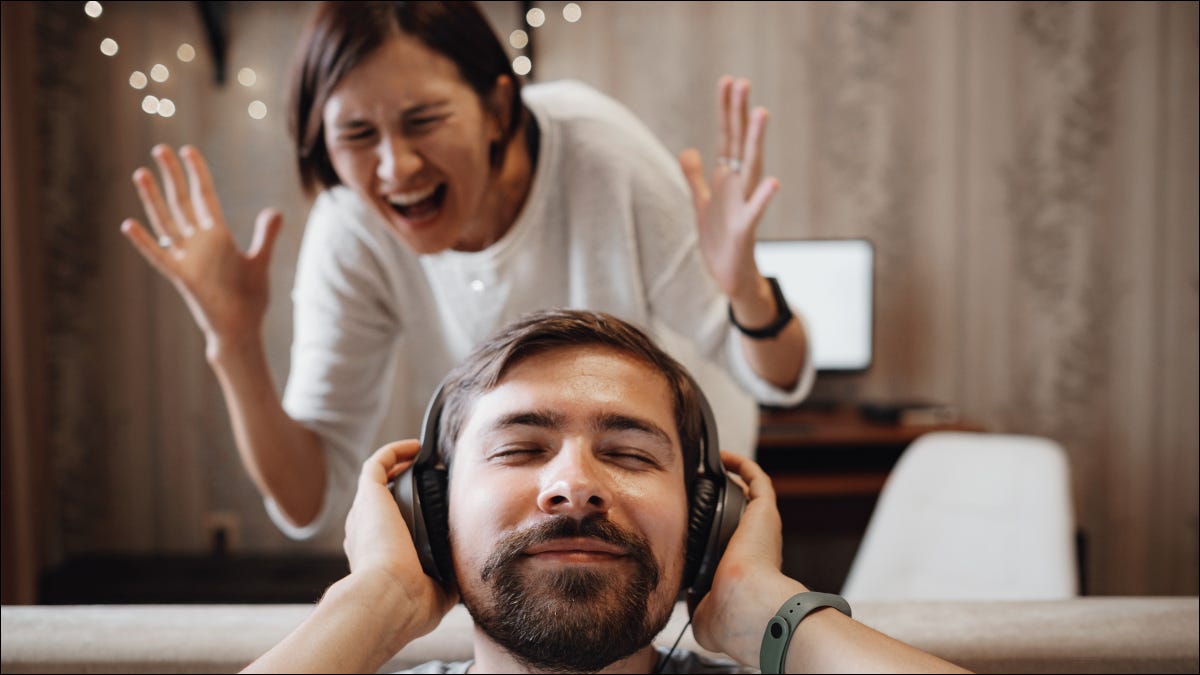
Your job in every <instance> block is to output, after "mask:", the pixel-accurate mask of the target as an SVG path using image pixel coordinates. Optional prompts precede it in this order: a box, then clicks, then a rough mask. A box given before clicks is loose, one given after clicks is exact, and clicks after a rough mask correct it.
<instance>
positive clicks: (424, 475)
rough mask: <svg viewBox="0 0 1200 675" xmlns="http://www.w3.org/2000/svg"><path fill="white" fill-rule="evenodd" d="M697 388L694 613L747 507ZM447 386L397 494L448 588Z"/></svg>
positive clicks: (690, 567) (690, 594)
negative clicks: (441, 437) (442, 447)
mask: <svg viewBox="0 0 1200 675" xmlns="http://www.w3.org/2000/svg"><path fill="white" fill-rule="evenodd" d="M689 379H690V376H689ZM691 384H692V390H693V391H694V392H695V393H696V398H697V399H698V401H699V403H700V412H701V416H702V419H701V421H702V423H703V429H702V430H701V434H700V436H701V446H700V452H699V453H698V454H699V466H698V467H697V471H696V476H695V479H694V483H693V485H692V496H691V501H690V504H689V505H688V536H687V553H686V558H685V563H684V571H683V587H684V588H686V589H687V602H688V612H689V614H690V613H691V612H692V611H694V610H695V608H696V605H698V604H700V600H701V599H702V598H703V597H704V596H705V594H707V593H708V591H709V589H710V588H712V582H713V576H714V575H715V574H716V571H717V564H718V563H719V562H720V561H721V555H722V554H724V552H725V547H726V546H727V545H728V544H729V539H730V538H731V537H732V536H733V531H734V530H735V529H737V524H738V521H739V520H740V519H741V517H742V511H743V510H744V509H745V508H746V494H745V492H743V491H742V488H741V486H739V485H738V484H736V483H733V482H731V481H730V480H729V479H728V476H727V475H726V473H725V467H724V466H723V465H722V464H721V454H720V447H721V446H720V445H719V444H718V443H717V424H716V420H715V418H714V417H713V412H712V408H711V407H710V406H709V404H708V400H707V399H705V398H704V393H703V392H702V391H701V390H700V387H699V386H698V385H697V384H696V382H695V380H692V381H691ZM445 386H446V383H445V382H444V381H443V382H442V384H440V385H438V388H437V391H436V392H434V395H433V398H431V399H430V401H429V405H428V407H426V409H425V418H424V421H423V422H422V423H421V449H420V451H418V453H417V457H416V459H415V460H414V462H413V465H412V467H410V468H409V469H408V470H407V471H405V472H404V473H403V474H401V475H400V476H399V477H398V478H396V480H395V481H394V482H393V484H392V495H393V496H394V497H395V499H396V503H397V504H398V505H399V507H400V513H401V514H402V515H403V516H404V520H405V522H406V523H407V524H408V529H409V531H410V532H411V533H412V538H413V544H414V545H415V546H416V549H417V556H418V557H419V558H420V560H421V568H422V569H423V570H424V571H425V573H426V574H428V575H429V576H431V577H433V579H434V580H435V581H437V582H438V583H439V584H441V585H442V586H450V585H451V584H452V583H453V582H454V579H455V576H454V566H453V563H452V560H451V556H450V525H449V491H448V489H447V476H448V473H449V471H448V469H447V468H446V467H445V466H444V465H443V464H442V463H441V459H440V457H439V453H438V429H439V424H440V422H441V416H442V407H443V405H444V403H445V400H444V397H445V394H444V391H443V389H444V387H445ZM684 456H685V457H686V456H687V453H684Z"/></svg>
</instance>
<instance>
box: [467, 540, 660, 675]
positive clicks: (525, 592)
mask: <svg viewBox="0 0 1200 675" xmlns="http://www.w3.org/2000/svg"><path fill="white" fill-rule="evenodd" d="M568 537H594V538H596V539H599V540H601V541H604V542H607V543H609V544H613V545H616V546H620V547H622V548H623V549H625V550H626V551H627V552H628V560H629V561H630V562H631V563H632V564H633V568H634V569H633V576H632V578H631V579H630V580H629V581H628V582H627V583H625V582H624V577H625V575H624V574H620V573H614V572H612V571H600V570H597V569H594V568H591V567H590V566H564V568H563V569H559V570H554V571H551V572H544V573H539V574H536V575H531V576H533V577H534V578H526V576H525V575H523V573H522V571H521V569H520V567H521V563H522V561H523V560H524V559H525V555H524V553H523V552H524V551H525V550H527V549H528V548H529V547H531V546H534V545H536V544H540V543H542V542H547V541H551V540H554V539H562V538H568ZM479 578H480V580H482V581H483V582H484V584H485V591H484V594H483V595H484V596H485V597H471V596H469V595H468V594H467V593H463V596H462V599H463V604H464V605H466V607H467V610H468V611H469V612H470V613H471V616H472V618H474V619H475V623H476V625H478V626H479V627H480V628H481V629H482V630H483V632H484V633H486V634H487V635H488V637H490V638H491V639H492V640H493V641H495V642H496V643H497V644H498V645H500V646H501V647H503V648H504V649H505V650H507V651H508V652H509V653H510V654H511V655H512V656H513V657H514V658H516V659H517V660H518V661H520V662H521V663H522V664H523V665H525V666H526V667H527V668H529V669H531V670H544V671H553V672H595V671H597V670H600V669H601V668H603V667H605V666H607V665H609V664H610V663H613V662H615V661H618V660H620V659H623V658H626V657H628V656H630V655H631V654H633V653H634V652H636V651H637V650H639V649H641V648H642V647H645V646H646V645H648V644H650V641H651V640H653V639H654V636H655V635H657V634H658V633H659V631H661V630H662V629H663V627H664V626H666V624H667V620H668V619H670V616H671V609H672V605H671V603H666V606H665V607H664V608H663V609H662V610H661V611H659V612H658V615H657V616H650V614H649V613H650V607H649V601H650V596H651V593H652V592H653V591H654V590H655V589H656V588H658V583H659V570H658V566H657V564H656V563H655V561H654V555H653V553H651V551H650V546H649V544H648V543H647V541H646V539H645V538H644V537H641V536H639V535H637V534H635V533H631V532H626V531H624V530H622V529H621V528H619V527H617V526H616V525H614V524H613V523H612V522H611V521H609V520H607V519H601V518H595V517H593V518H588V519H585V520H582V521H579V520H575V519H574V518H571V517H567V516H561V517H559V518H556V519H554V520H552V521H548V522H546V523H543V524H541V525H538V526H535V527H531V528H529V529H527V530H524V531H521V532H517V533H514V534H512V535H509V536H507V537H505V538H504V539H503V540H502V541H501V542H500V544H499V545H498V546H497V547H496V550H495V552H494V553H492V555H490V556H489V557H488V559H487V561H485V563H484V565H483V567H482V569H481V570H480V572H479ZM487 596H490V597H487Z"/></svg>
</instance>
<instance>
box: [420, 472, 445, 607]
mask: <svg viewBox="0 0 1200 675" xmlns="http://www.w3.org/2000/svg"><path fill="white" fill-rule="evenodd" d="M417 487H418V489H419V490H420V491H421V515H422V516H423V517H424V520H425V539H426V541H425V542H417V552H418V554H420V555H421V556H425V555H429V556H431V557H432V560H422V561H421V563H422V565H423V566H424V567H425V568H426V571H428V570H429V568H430V567H433V568H434V569H436V570H437V571H438V574H439V575H440V578H439V579H438V580H439V581H441V582H442V584H443V585H445V586H450V585H452V583H453V581H454V564H453V562H452V560H451V558H450V515H449V511H450V509H449V503H450V501H449V498H448V497H449V495H447V494H446V492H447V488H446V469H440V468H428V469H425V470H424V471H420V472H418V473H417ZM422 544H423V545H422Z"/></svg>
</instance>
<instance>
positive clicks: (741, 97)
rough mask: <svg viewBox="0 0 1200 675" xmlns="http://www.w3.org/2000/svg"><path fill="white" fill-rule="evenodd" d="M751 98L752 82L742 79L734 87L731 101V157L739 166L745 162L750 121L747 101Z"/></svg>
mask: <svg viewBox="0 0 1200 675" xmlns="http://www.w3.org/2000/svg"><path fill="white" fill-rule="evenodd" d="M749 97H750V80H747V79H745V78H742V79H740V80H738V81H737V82H736V83H735V84H734V86H733V99H732V101H731V107H732V111H731V116H732V118H733V122H732V138H731V141H730V142H731V143H732V145H731V146H730V154H729V157H730V158H732V159H735V160H737V161H738V163H739V164H741V163H743V162H744V161H745V156H744V152H745V147H746V126H747V122H748V121H749V114H748V112H747V107H746V106H747V99H749Z"/></svg>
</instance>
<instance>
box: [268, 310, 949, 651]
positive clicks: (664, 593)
mask: <svg viewBox="0 0 1200 675" xmlns="http://www.w3.org/2000/svg"><path fill="white" fill-rule="evenodd" d="M691 382H692V381H691V379H690V378H689V377H688V376H687V374H686V373H685V372H684V371H683V369H682V367H680V366H679V365H678V364H677V363H676V362H675V361H673V360H672V359H671V358H670V357H669V356H667V355H666V354H665V353H663V352H662V351H661V350H659V349H658V348H657V347H656V346H655V345H654V344H653V343H652V342H651V341H650V340H649V339H648V338H647V337H646V336H645V335H644V334H643V333H641V332H640V331H638V330H637V329H636V328H634V327H632V326H630V325H629V324H626V323H624V322H622V321H619V320H617V319H615V318H613V317H611V316H608V315H604V314H599V313H593V312H576V311H549V312H541V313H537V314H534V315H530V316H528V317H526V318H525V319H522V320H520V321H518V322H517V323H515V324H513V325H511V326H509V327H508V328H507V329H505V330H504V331H502V332H501V333H500V334H498V335H497V336H495V337H493V338H492V339H491V340H490V341H488V342H487V343H485V344H484V345H482V346H481V347H480V348H478V349H477V350H476V351H475V352H474V353H473V354H472V355H471V357H469V358H468V359H467V361H465V362H464V363H463V364H462V365H461V366H459V368H457V369H456V370H455V372H454V373H453V374H452V375H451V377H450V378H449V379H448V381H447V384H446V387H445V401H446V403H445V406H444V408H443V412H442V415H441V435H440V438H439V450H440V453H441V456H442V460H443V462H444V463H445V464H446V466H447V467H448V479H447V495H446V502H447V504H446V508H447V510H448V517H447V518H448V530H449V535H448V539H449V548H450V553H451V556H450V557H451V558H452V563H451V567H452V570H451V571H449V572H448V574H450V575H452V576H453V579H451V580H450V581H449V582H448V583H447V584H446V585H445V586H443V585H441V584H438V583H437V582H435V581H434V579H433V578H432V577H430V576H428V575H427V574H426V573H424V572H423V571H422V563H421V561H420V557H419V554H418V552H417V548H416V546H414V543H413V538H412V536H410V534H409V530H408V527H407V526H406V524H405V522H404V520H403V518H402V516H401V513H400V511H399V510H398V509H397V508H396V503H395V501H394V498H393V497H392V493H391V492H390V491H389V489H388V482H389V480H392V479H394V478H396V477H397V476H398V475H400V474H401V472H403V471H404V470H406V469H407V468H408V467H409V466H410V465H411V464H412V461H413V459H414V458H415V457H416V456H417V453H418V450H419V442H418V441H401V442H398V443H392V444H390V445H387V446H385V447H383V448H381V449H380V450H378V451H377V452H376V453H375V454H374V455H373V456H372V457H371V458H370V459H369V460H368V461H367V462H366V463H365V464H364V465H363V469H362V472H361V475H360V478H359V484H358V493H357V495H356V497H355V501H354V506H353V507H352V509H351V511H350V515H349V517H348V518H347V522H346V541H345V548H346V552H347V555H348V557H349V560H350V569H351V573H350V575H349V576H347V577H345V578H344V579H342V580H340V581H338V582H337V583H335V584H334V585H333V586H331V587H330V589H329V591H328V592H327V593H326V595H325V597H324V598H323V599H322V600H321V602H320V603H319V604H318V605H317V607H316V609H315V610H314V612H313V613H312V614H311V615H310V616H309V618H308V619H307V620H306V621H305V622H304V623H303V624H301V625H300V627H298V628H297V629H296V630H295V631H294V632H293V633H292V634H291V635H289V636H288V637H287V638H285V639H284V641H283V642H281V643H280V644H279V645H277V646H276V647H275V648H273V649H272V650H271V651H269V652H268V653H267V654H265V655H264V656H263V657H262V658H260V659H259V660H258V661H256V662H255V663H253V664H251V666H250V667H249V669H248V670H250V671H288V672H298V671H313V670H315V671H326V672H367V671H374V670H376V669H378V668H379V667H380V666H381V665H382V664H383V663H385V662H386V661H387V660H388V659H389V658H390V657H391V656H392V655H393V654H395V653H396V652H397V651H399V650H400V649H401V648H402V647H403V646H404V645H406V644H408V643H409V642H411V641H412V640H413V639H415V638H417V637H419V636H421V635H424V634H426V633H428V632H430V631H431V630H433V629H434V628H435V627H436V626H437V624H438V622H439V621H440V620H441V618H442V617H443V616H444V615H445V613H446V612H447V611H448V610H449V609H450V607H451V606H452V605H453V604H454V602H455V601H456V600H457V599H458V598H461V599H462V602H463V604H464V605H466V607H467V609H468V611H469V612H470V613H471V616H472V618H473V619H474V620H475V630H474V636H473V637H474V647H475V658H474V660H473V661H472V662H465V663H458V664H448V666H446V668H447V670H446V671H445V672H467V668H469V669H470V672H576V671H588V672H597V671H599V672H614V673H616V672H652V671H655V670H656V669H658V668H660V667H661V666H662V665H665V668H663V670H664V671H665V672H679V671H680V670H681V669H684V670H687V669H696V668H704V669H705V672H740V668H741V666H739V665H738V664H734V663H729V664H725V665H724V666H719V667H723V668H724V670H723V671H718V670H713V668H714V664H713V663H712V662H702V661H700V660H699V659H697V658H695V657H694V655H690V654H676V655H674V656H675V658H673V659H672V660H670V661H669V662H667V663H665V664H660V659H661V658H662V657H663V654H661V653H660V652H659V651H658V650H656V648H655V647H654V646H653V645H652V643H651V642H652V639H653V638H654V636H655V635H656V634H658V633H659V631H661V630H662V628H663V626H665V625H666V622H667V620H668V618H669V616H670V613H671V610H672V608H673V607H674V604H675V601H676V598H677V597H678V594H679V592H680V590H681V588H682V586H683V584H684V583H685V575H690V574H691V573H690V572H686V571H685V567H688V566H689V563H687V562H686V558H687V549H688V540H689V522H688V521H689V511H690V505H691V501H692V500H693V499H695V495H693V494H692V492H693V491H694V489H695V481H696V477H695V474H696V469H695V467H696V466H697V464H698V462H697V454H698V452H699V451H698V449H697V448H698V446H699V443H700V437H701V435H702V434H703V425H704V423H703V421H702V415H701V414H700V412H699V404H698V402H697V396H698V395H697V392H696V391H695V390H694V389H693V388H692V384H691ZM723 459H724V461H725V466H726V467H727V468H728V470H730V471H731V472H732V473H733V474H736V475H737V476H738V477H740V480H741V481H742V482H743V484H744V485H745V486H746V496H747V504H746V507H745V511H744V512H743V514H742V516H741V520H740V522H739V523H738V525H737V530H736V531H735V532H734V534H733V536H732V538H731V539H730V540H729V543H728V547H727V548H726V550H725V552H724V555H723V557H722V558H721V561H720V565H719V566H718V567H717V569H716V574H715V577H714V578H713V582H712V588H711V591H709V592H708V593H707V594H706V595H705V596H704V597H703V599H702V600H700V602H699V604H698V605H697V606H696V607H695V611H694V614H693V619H694V631H695V636H696V639H697V640H698V641H699V642H700V644H702V645H704V646H705V647H706V648H709V649H712V650H714V651H721V652H724V653H726V654H728V655H729V656H731V657H732V658H734V659H735V660H736V661H737V662H739V663H740V664H744V665H747V666H752V667H758V666H759V663H760V647H762V645H763V643H764V639H766V638H767V636H769V635H770V631H769V630H768V631H766V634H764V629H765V628H766V627H767V626H768V622H769V621H772V616H773V614H772V613H773V612H776V610H778V609H779V608H780V607H781V605H784V604H785V602H788V601H789V599H793V598H794V596H797V594H800V593H805V592H806V591H807V589H806V588H805V587H804V586H803V585H802V584H801V583H799V582H797V581H795V580H793V579H789V578H788V577H786V576H784V575H783V573H782V572H781V571H780V563H781V559H782V535H781V524H780V520H779V512H778V510H777V509H776V506H775V495H774V491H773V489H772V487H771V481H770V479H769V478H768V477H767V476H766V474H765V473H764V472H763V471H762V469H761V468H759V467H758V466H757V465H756V464H755V463H754V462H752V461H750V460H748V459H745V458H741V457H738V456H734V455H725V456H723ZM778 654H779V662H778V663H779V665H780V666H782V669H783V671H784V672H802V671H830V670H851V671H857V672H864V671H875V670H893V671H894V670H902V671H910V672H913V671H919V670H920V671H934V670H954V669H955V667H954V666H952V665H951V664H949V663H946V662H944V661H941V660H940V659H937V658H936V657H933V656H930V655H928V654H925V653H923V652H920V651H918V650H916V649H913V648H911V647H909V646H907V645H904V644H903V643H900V642H897V641H895V640H892V639H891V638H888V637H887V636H885V635H882V634H880V633H878V632H875V631H874V630H872V629H870V628H867V627H866V626H863V625H862V624H859V623H857V622H855V621H853V620H852V619H850V618H849V617H847V616H845V615H843V614H841V613H839V612H838V611H837V610H835V609H830V608H823V609H818V610H816V611H813V612H812V613H811V614H809V615H808V616H807V617H806V618H803V619H802V620H799V621H796V622H795V625H794V628H793V631H792V633H791V639H790V644H786V643H785V644H784V645H783V646H782V647H781V648H780V649H779V650H778ZM441 666H442V664H437V667H441ZM428 672H433V671H428Z"/></svg>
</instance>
